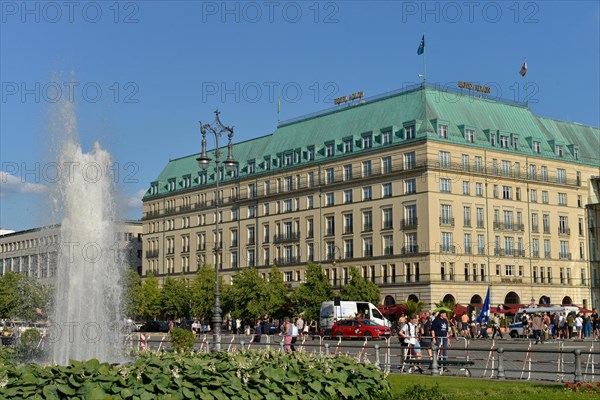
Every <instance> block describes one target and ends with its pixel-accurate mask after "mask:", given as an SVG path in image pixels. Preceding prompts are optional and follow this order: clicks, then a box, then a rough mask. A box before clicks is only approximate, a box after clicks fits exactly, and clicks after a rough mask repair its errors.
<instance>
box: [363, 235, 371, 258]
mask: <svg viewBox="0 0 600 400" xmlns="http://www.w3.org/2000/svg"><path fill="white" fill-rule="evenodd" d="M372 256H373V238H370V237H367V238H364V239H363V257H372Z"/></svg>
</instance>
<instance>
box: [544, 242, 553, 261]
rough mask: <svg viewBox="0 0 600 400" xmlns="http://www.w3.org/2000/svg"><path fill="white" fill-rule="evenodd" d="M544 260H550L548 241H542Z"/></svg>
mask: <svg viewBox="0 0 600 400" xmlns="http://www.w3.org/2000/svg"><path fill="white" fill-rule="evenodd" d="M544 258H551V251H550V240H549V239H544Z"/></svg>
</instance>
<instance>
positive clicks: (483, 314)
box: [477, 286, 490, 326]
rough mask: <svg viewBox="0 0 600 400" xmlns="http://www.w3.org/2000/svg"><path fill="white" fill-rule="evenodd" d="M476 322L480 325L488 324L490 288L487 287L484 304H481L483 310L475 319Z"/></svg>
mask: <svg viewBox="0 0 600 400" xmlns="http://www.w3.org/2000/svg"><path fill="white" fill-rule="evenodd" d="M477 322H479V323H480V324H481V325H484V326H487V324H488V322H490V287H489V286H488V290H487V296H485V302H484V303H483V308H482V309H481V312H480V313H479V316H478V317H477Z"/></svg>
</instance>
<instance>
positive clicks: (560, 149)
mask: <svg viewBox="0 0 600 400" xmlns="http://www.w3.org/2000/svg"><path fill="white" fill-rule="evenodd" d="M554 148H555V153H556V156H557V157H562V156H563V155H564V153H563V147H562V146H561V145H559V144H557V145H556V146H554Z"/></svg>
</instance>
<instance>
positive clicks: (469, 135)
mask: <svg viewBox="0 0 600 400" xmlns="http://www.w3.org/2000/svg"><path fill="white" fill-rule="evenodd" d="M465 137H466V139H467V143H475V131H474V130H473V129H465Z"/></svg>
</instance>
